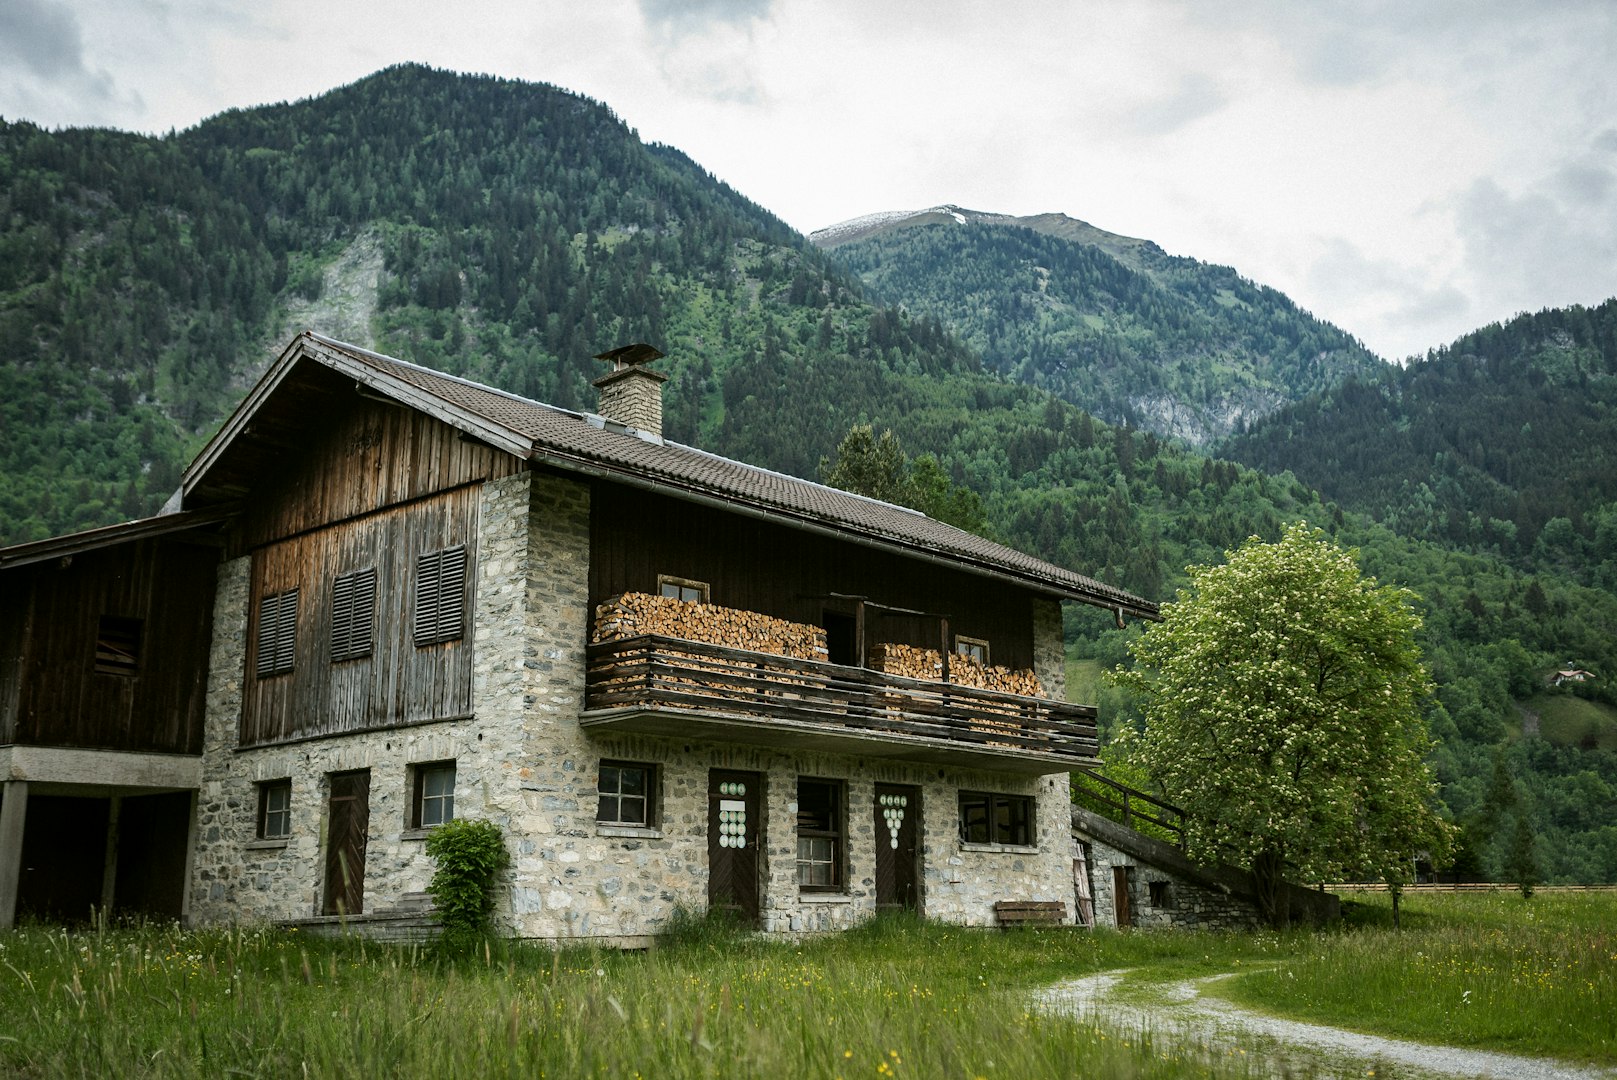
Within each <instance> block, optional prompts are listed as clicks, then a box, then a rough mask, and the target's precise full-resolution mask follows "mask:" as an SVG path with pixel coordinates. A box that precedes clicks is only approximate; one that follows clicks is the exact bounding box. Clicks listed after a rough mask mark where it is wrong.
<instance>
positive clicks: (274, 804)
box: [258, 780, 292, 840]
mask: <svg viewBox="0 0 1617 1080" xmlns="http://www.w3.org/2000/svg"><path fill="white" fill-rule="evenodd" d="M291 835H292V781H291V780H270V781H267V782H265V783H262V784H259V785H258V838H259V839H260V840H284V839H286V838H287V837H289V836H291Z"/></svg>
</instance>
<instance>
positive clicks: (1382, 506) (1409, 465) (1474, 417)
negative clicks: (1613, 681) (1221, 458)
mask: <svg viewBox="0 0 1617 1080" xmlns="http://www.w3.org/2000/svg"><path fill="white" fill-rule="evenodd" d="M1224 449H1225V452H1227V453H1228V454H1229V455H1230V456H1231V457H1234V458H1236V459H1237V460H1240V461H1244V462H1247V463H1249V464H1251V465H1254V466H1256V467H1258V468H1261V469H1266V470H1269V471H1271V472H1274V471H1280V470H1282V469H1290V470H1291V471H1292V472H1293V473H1294V474H1296V476H1297V477H1298V478H1299V479H1301V480H1302V481H1303V482H1304V483H1307V484H1309V485H1312V486H1313V487H1316V488H1318V489H1319V490H1320V491H1322V492H1324V493H1325V494H1326V495H1327V496H1328V497H1330V498H1333V499H1335V500H1337V501H1338V502H1340V503H1341V504H1342V505H1344V506H1348V507H1353V508H1355V509H1359V510H1363V511H1365V512H1367V513H1370V514H1372V515H1374V516H1375V517H1376V518H1378V519H1380V520H1382V521H1384V522H1386V523H1387V524H1388V525H1390V526H1391V527H1392V528H1394V529H1395V530H1396V531H1398V532H1400V533H1403V534H1405V535H1408V536H1414V537H1420V538H1422V539H1428V540H1434V541H1437V542H1439V543H1444V544H1448V545H1451V546H1455V547H1460V548H1464V549H1466V550H1472V551H1490V552H1495V553H1498V554H1500V555H1502V556H1504V557H1506V558H1509V559H1511V560H1513V561H1515V562H1517V563H1518V564H1520V565H1523V566H1530V567H1535V568H1539V569H1546V570H1550V569H1553V570H1557V571H1560V572H1563V573H1568V574H1572V575H1574V576H1577V577H1579V578H1581V579H1583V580H1585V581H1588V582H1590V583H1596V584H1599V585H1601V586H1603V587H1604V588H1606V589H1610V590H1617V300H1608V301H1607V302H1606V303H1604V304H1601V305H1600V306H1598V307H1594V308H1584V307H1572V308H1561V309H1556V310H1550V311H1541V312H1538V313H1537V314H1534V315H1522V316H1518V317H1517V318H1515V319H1512V320H1511V321H1510V322H1507V323H1504V324H1503V325H1501V324H1498V323H1495V324H1493V325H1491V326H1487V327H1484V328H1482V329H1481V330H1477V331H1475V332H1474V333H1471V334H1467V335H1466V336H1465V337H1463V338H1461V339H1459V340H1458V341H1456V342H1454V343H1453V344H1452V345H1447V346H1445V347H1443V348H1441V349H1436V350H1433V351H1432V352H1431V353H1429V354H1428V355H1427V356H1426V358H1425V359H1423V360H1419V361H1417V362H1414V363H1412V364H1410V365H1409V366H1408V367H1406V368H1387V369H1385V370H1383V371H1380V372H1378V373H1376V374H1375V376H1374V377H1364V376H1360V377H1358V378H1355V379H1352V380H1349V381H1348V382H1346V383H1343V384H1342V385H1341V386H1338V387H1336V388H1334V389H1332V390H1329V391H1326V392H1325V393H1324V394H1323V395H1320V396H1318V397H1315V398H1312V399H1310V400H1308V401H1304V402H1301V403H1299V404H1296V405H1293V406H1291V407H1289V408H1286V409H1283V410H1281V411H1280V412H1278V413H1276V414H1275V415H1274V416H1271V417H1269V418H1267V419H1265V420H1262V421H1260V422H1257V423H1255V424H1253V425H1252V427H1251V429H1250V430H1249V431H1247V432H1245V433H1243V434H1240V435H1237V436H1235V437H1233V438H1231V439H1230V440H1229V441H1228V443H1227V444H1225V447H1224Z"/></svg>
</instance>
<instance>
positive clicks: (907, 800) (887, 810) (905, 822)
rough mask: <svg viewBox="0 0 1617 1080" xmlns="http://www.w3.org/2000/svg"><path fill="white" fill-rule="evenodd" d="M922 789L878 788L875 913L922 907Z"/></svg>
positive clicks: (892, 785) (882, 785)
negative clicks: (920, 843)
mask: <svg viewBox="0 0 1617 1080" xmlns="http://www.w3.org/2000/svg"><path fill="white" fill-rule="evenodd" d="M920 825H921V789H920V788H917V787H902V786H900V785H898V784H877V785H876V910H877V911H918V910H920V907H921V895H920V893H921V890H920V865H919V864H920V860H919V859H918V858H917V856H918V854H919V850H920V845H919V843H918V841H917V838H918V837H919V836H920V832H921V829H920Z"/></svg>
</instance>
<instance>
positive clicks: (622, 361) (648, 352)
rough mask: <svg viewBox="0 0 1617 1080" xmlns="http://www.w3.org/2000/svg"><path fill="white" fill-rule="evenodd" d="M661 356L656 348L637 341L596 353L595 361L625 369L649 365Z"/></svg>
mask: <svg viewBox="0 0 1617 1080" xmlns="http://www.w3.org/2000/svg"><path fill="white" fill-rule="evenodd" d="M662 355H663V354H662V352H661V351H659V350H658V349H657V347H656V346H654V345H647V344H646V343H645V342H643V341H637V342H635V343H634V344H633V345H619V346H618V347H617V348H615V349H612V350H609V351H607V352H604V353H596V354H595V359H597V360H605V361H606V362H607V363H609V364H612V365H614V367H617V368H626V367H634V366H636V365H639V364H649V363H651V362H652V361H653V360H658V359H661V358H662Z"/></svg>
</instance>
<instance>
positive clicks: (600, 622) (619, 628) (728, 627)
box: [595, 592, 827, 660]
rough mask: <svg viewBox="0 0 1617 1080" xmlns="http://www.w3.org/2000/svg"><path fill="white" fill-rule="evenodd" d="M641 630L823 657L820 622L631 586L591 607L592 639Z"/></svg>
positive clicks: (778, 653) (776, 652)
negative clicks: (792, 619) (814, 623)
mask: <svg viewBox="0 0 1617 1080" xmlns="http://www.w3.org/2000/svg"><path fill="white" fill-rule="evenodd" d="M641 634H659V635H661V636H663V637H672V638H680V639H682V640H685V641H700V642H704V643H706V644H708V645H718V646H721V647H723V648H727V649H745V650H747V651H749V652H761V653H770V654H772V655H775V656H789V657H792V658H793V659H797V660H824V659H825V658H826V656H827V651H826V645H825V630H824V629H823V628H821V627H818V626H808V625H806V624H804V623H794V622H788V621H787V620H785V619H776V618H773V617H772V616H769V615H761V614H759V613H758V612H756V611H742V610H740V609H738V608H727V607H719V606H718V605H717V604H701V603H697V602H695V601H691V600H676V599H674V598H673V597H671V596H652V595H651V594H650V593H634V592H631V593H624V594H622V595H621V596H617V597H614V598H612V599H611V600H608V601H606V602H605V603H603V604H600V605H599V606H597V607H596V609H595V640H596V641H621V640H622V639H624V638H631V637H637V636H639V635H641Z"/></svg>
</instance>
